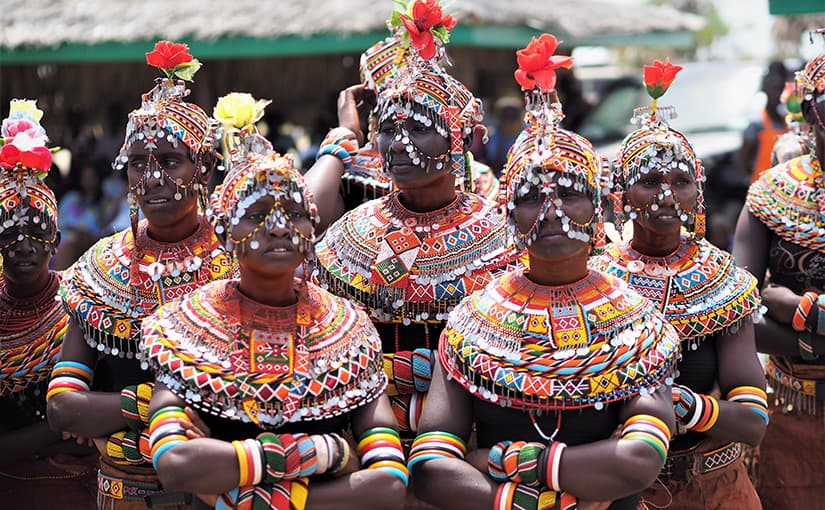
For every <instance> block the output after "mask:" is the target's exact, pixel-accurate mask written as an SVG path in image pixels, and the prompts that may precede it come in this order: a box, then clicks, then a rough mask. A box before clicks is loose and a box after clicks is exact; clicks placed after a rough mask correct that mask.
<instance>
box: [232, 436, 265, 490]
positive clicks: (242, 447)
mask: <svg viewBox="0 0 825 510" xmlns="http://www.w3.org/2000/svg"><path fill="white" fill-rule="evenodd" d="M232 447H233V448H235V455H236V456H237V458H238V470H239V472H240V477H239V479H238V486H239V487H244V486H247V485H258V484H259V483H261V480H262V479H263V475H264V463H265V460H264V452H263V448H262V447H261V443H259V442H258V441H256V440H255V439H245V440H243V441H232Z"/></svg>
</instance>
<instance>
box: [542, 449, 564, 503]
mask: <svg viewBox="0 0 825 510" xmlns="http://www.w3.org/2000/svg"><path fill="white" fill-rule="evenodd" d="M565 448H567V445H566V444H565V443H561V442H559V441H553V442H552V443H551V444H550V446H549V447H548V448H547V454H546V458H547V462H546V466H545V469H546V470H547V471H546V474H545V476H544V483H545V485H547V487H550V488H551V489H553V490H554V491H560V490H561V487H560V486H559V471H560V469H561V454H562V452H563V451H564V449H565Z"/></svg>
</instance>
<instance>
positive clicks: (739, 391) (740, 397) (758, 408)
mask: <svg viewBox="0 0 825 510" xmlns="http://www.w3.org/2000/svg"><path fill="white" fill-rule="evenodd" d="M726 398H727V400H728V402H737V403H739V404H742V405H743V406H745V407H747V408H748V409H750V410H751V411H753V412H755V413H756V414H758V415H759V416H760V417H761V418H762V419H763V420H765V425H767V424H768V423H769V422H770V416H769V415H768V394H767V393H765V390H763V389H762V388H757V387H756V386H737V387H736V388H733V389H732V390H730V391H729V392H728V396H727V397H726Z"/></svg>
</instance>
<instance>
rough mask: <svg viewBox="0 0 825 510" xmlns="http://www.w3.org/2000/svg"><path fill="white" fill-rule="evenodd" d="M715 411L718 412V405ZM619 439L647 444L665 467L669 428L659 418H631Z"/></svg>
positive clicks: (644, 415) (641, 416)
mask: <svg viewBox="0 0 825 510" xmlns="http://www.w3.org/2000/svg"><path fill="white" fill-rule="evenodd" d="M716 409H717V411H718V404H717V408H716ZM717 414H718V412H717ZM714 421H715V419H714ZM711 426H712V425H711ZM709 428H710V426H708V429H709ZM621 438H622V439H623V440H633V441H642V442H644V443H646V444H649V445H650V446H652V447H653V449H654V450H656V453H658V454H659V457H660V459H661V461H662V465H663V466H664V465H665V461H666V460H667V449H668V446H669V445H670V428H668V426H667V425H666V424H665V422H663V421H662V420H660V419H659V418H657V417H655V416H651V415H649V414H637V415H634V416H631V417H630V418H628V419H627V421H625V422H624V425H623V426H622V434H621ZM554 488H555V487H554Z"/></svg>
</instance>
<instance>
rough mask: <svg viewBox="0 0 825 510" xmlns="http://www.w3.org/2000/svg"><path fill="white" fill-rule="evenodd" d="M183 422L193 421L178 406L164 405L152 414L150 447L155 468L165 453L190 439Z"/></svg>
mask: <svg viewBox="0 0 825 510" xmlns="http://www.w3.org/2000/svg"><path fill="white" fill-rule="evenodd" d="M181 422H188V423H192V421H191V420H190V419H189V417H188V416H186V413H184V412H183V409H182V408H180V407H176V406H167V407H163V408H161V409H158V410H157V411H156V412H155V414H153V415H152V419H151V421H150V425H149V448H150V450H151V452H152V465H153V466H154V467H155V469H157V468H158V459H160V457H161V456H162V455H163V454H164V453H166V452H168V451H169V450H171V449H172V448H174V447H176V446H180V445H181V444H183V443H184V442H186V441H189V438H188V437H186V429H184V428H183V426H182V425H181Z"/></svg>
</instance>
